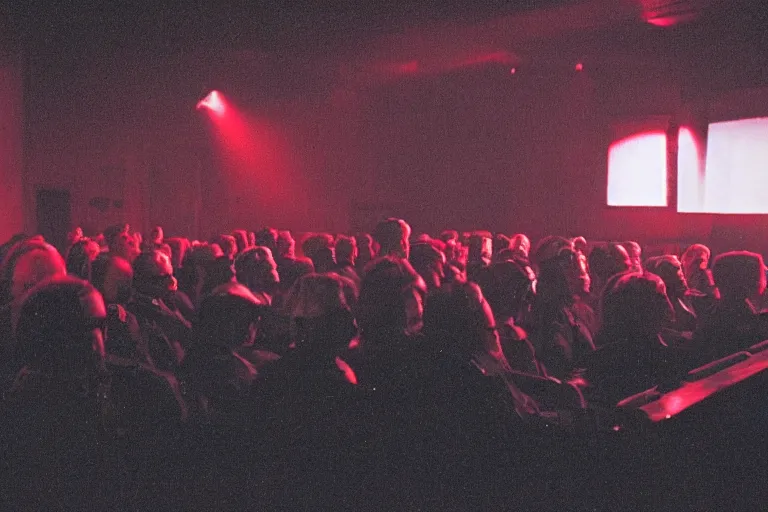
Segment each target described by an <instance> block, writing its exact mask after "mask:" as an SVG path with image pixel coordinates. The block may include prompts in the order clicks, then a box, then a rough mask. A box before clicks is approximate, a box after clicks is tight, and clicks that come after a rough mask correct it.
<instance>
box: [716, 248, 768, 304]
mask: <svg viewBox="0 0 768 512" xmlns="http://www.w3.org/2000/svg"><path fill="white" fill-rule="evenodd" d="M712 276H713V277H714V278H715V285H716V286H717V288H718V289H719V290H720V296H721V297H722V299H723V300H724V301H729V302H734V301H743V300H745V299H754V298H756V297H758V296H760V295H762V294H763V292H764V291H765V286H766V275H765V263H764V262H763V257H762V256H761V255H760V254H757V253H754V252H747V251H734V252H727V253H725V254H721V255H719V256H718V257H717V258H715V263H714V265H713V266H712Z"/></svg>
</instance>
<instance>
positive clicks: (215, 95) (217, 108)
mask: <svg viewBox="0 0 768 512" xmlns="http://www.w3.org/2000/svg"><path fill="white" fill-rule="evenodd" d="M226 108H227V107H226V104H225V103H224V98H223V97H222V95H221V93H220V92H219V91H211V92H209V93H208V95H207V96H206V97H205V98H203V99H202V100H200V101H199V102H198V104H197V109H198V110H203V109H205V110H209V111H210V112H212V113H214V114H218V115H224V112H225V111H226Z"/></svg>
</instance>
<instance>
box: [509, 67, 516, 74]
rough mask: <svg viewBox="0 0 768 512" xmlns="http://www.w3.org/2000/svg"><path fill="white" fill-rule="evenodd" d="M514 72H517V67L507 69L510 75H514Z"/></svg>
mask: <svg viewBox="0 0 768 512" xmlns="http://www.w3.org/2000/svg"><path fill="white" fill-rule="evenodd" d="M515 73H517V69H515V68H512V69H510V70H509V74H510V75H514V74H515Z"/></svg>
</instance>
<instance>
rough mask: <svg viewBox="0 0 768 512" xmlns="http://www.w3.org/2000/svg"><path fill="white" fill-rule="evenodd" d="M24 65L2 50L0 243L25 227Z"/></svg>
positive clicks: (0, 94) (0, 66) (0, 88)
mask: <svg viewBox="0 0 768 512" xmlns="http://www.w3.org/2000/svg"><path fill="white" fill-rule="evenodd" d="M22 69H23V68H22V66H21V62H20V59H18V58H16V57H11V56H5V55H2V53H0V184H1V186H0V243H2V241H5V240H7V239H8V238H10V237H11V236H12V235H14V234H16V233H20V232H22V231H23V230H24V215H23V196H24V194H23V180H22V170H23V153H24V152H23V134H24V107H23V76H22V72H21V70H22Z"/></svg>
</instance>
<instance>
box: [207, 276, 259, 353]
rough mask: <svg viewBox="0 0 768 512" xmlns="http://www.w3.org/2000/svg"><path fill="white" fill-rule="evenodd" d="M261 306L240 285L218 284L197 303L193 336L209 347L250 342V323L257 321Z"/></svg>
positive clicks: (248, 291) (234, 345)
mask: <svg viewBox="0 0 768 512" xmlns="http://www.w3.org/2000/svg"><path fill="white" fill-rule="evenodd" d="M263 307H264V304H262V303H261V302H260V301H259V300H258V299H257V298H256V297H255V296H254V295H253V293H251V291H250V290H249V289H248V288H247V287H245V286H243V285H242V284H239V283H226V284H223V285H220V286H218V287H216V288H214V289H213V291H212V292H211V293H210V295H208V296H207V297H206V298H205V299H204V300H203V301H202V303H201V305H200V310H199V312H198V315H197V322H196V323H195V325H194V332H195V339H196V340H197V341H198V342H199V343H203V344H204V345H206V346H209V347H211V346H223V347H229V348H235V347H238V346H240V345H242V344H243V343H246V342H248V341H251V340H250V339H249V338H250V337H251V336H252V335H253V331H252V329H251V325H253V324H255V323H256V322H258V320H259V317H260V316H261V313H262V311H263Z"/></svg>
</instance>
